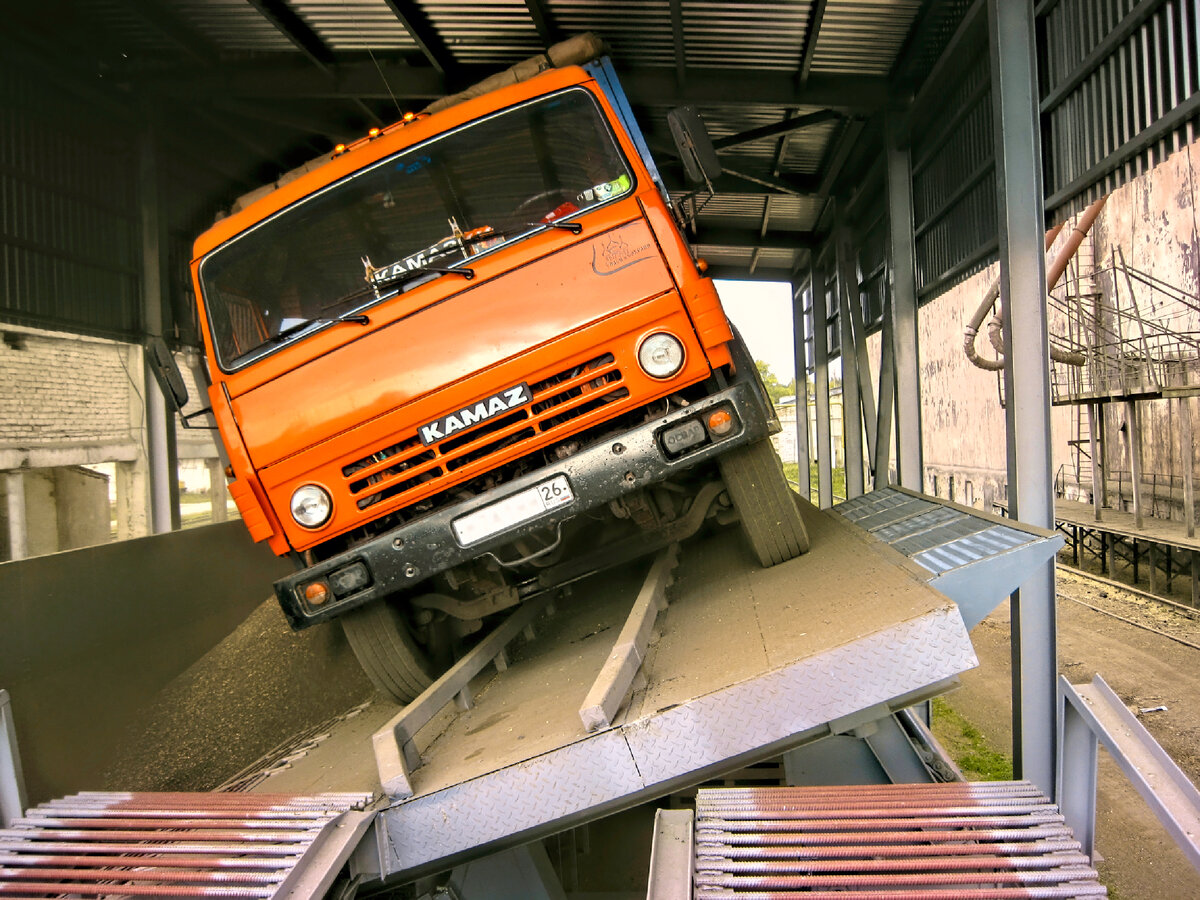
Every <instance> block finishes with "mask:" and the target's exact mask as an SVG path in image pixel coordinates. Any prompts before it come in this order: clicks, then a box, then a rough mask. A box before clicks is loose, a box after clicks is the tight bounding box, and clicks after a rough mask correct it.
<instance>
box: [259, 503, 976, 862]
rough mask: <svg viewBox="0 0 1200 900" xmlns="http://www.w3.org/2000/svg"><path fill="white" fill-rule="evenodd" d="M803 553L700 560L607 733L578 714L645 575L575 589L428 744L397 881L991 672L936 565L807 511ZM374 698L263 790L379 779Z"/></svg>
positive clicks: (686, 559)
mask: <svg viewBox="0 0 1200 900" xmlns="http://www.w3.org/2000/svg"><path fill="white" fill-rule="evenodd" d="M804 515H805V519H806V524H807V526H808V530H809V534H810V536H811V539H812V550H811V551H810V552H809V553H808V554H806V555H805V556H803V557H801V558H798V559H795V560H792V561H790V562H787V563H784V564H782V565H779V566H776V567H774V568H772V569H761V568H760V567H759V566H758V565H757V563H756V562H755V561H754V560H753V558H752V556H751V555H750V553H749V551H748V550H747V549H746V548H745V547H744V546H743V544H742V542H741V540H740V535H738V534H737V532H736V531H732V530H725V531H722V532H720V533H718V534H713V535H711V536H709V537H707V538H703V539H700V540H697V541H694V542H691V543H690V544H688V545H686V546H685V547H684V548H683V550H682V556H681V559H680V563H679V567H678V570H677V572H676V578H677V580H676V583H675V585H674V587H673V589H672V590H671V591H670V603H669V606H668V607H667V609H666V610H665V611H664V612H662V613H661V614H660V615H659V617H658V620H657V629H658V636H657V639H656V640H655V641H653V642H652V643H651V644H650V647H649V649H648V652H647V655H646V658H645V660H644V662H643V663H642V667H641V674H642V678H643V679H644V683H642V684H641V685H640V686H638V687H636V689H635V690H634V692H633V694H632V697H631V699H630V700H629V701H628V702H627V703H626V704H624V706H623V707H622V708H620V709H619V710H618V711H617V713H616V715H615V716H614V718H613V720H612V723H611V725H610V726H609V727H607V728H603V729H601V730H598V731H595V732H592V733H589V732H587V731H586V730H585V729H584V727H583V724H582V723H581V721H580V707H581V705H582V704H583V703H584V701H585V699H586V698H587V695H588V693H589V691H590V689H591V688H592V684H593V680H594V679H595V678H596V675H597V673H598V672H599V671H600V670H601V668H602V667H603V666H604V663H605V661H606V659H607V658H608V657H609V655H610V652H611V651H612V649H613V644H614V641H615V640H616V638H617V635H618V632H620V631H621V629H622V624H623V623H624V621H625V618H626V615H627V614H628V613H629V611H630V607H631V606H632V604H633V601H634V598H635V596H636V595H637V593H638V589H639V585H640V584H641V583H642V575H643V574H644V572H645V569H644V567H642V568H639V569H638V570H636V571H627V572H618V573H606V574H604V575H600V576H595V577H593V578H591V579H589V580H588V581H586V582H583V583H580V584H579V585H577V586H576V588H575V590H574V591H573V592H572V595H571V596H570V597H568V598H566V599H564V600H560V601H558V602H557V604H556V606H557V611H556V613H555V614H554V615H553V616H549V617H543V618H541V619H540V620H539V621H538V622H536V623H535V628H536V630H537V634H538V636H537V638H536V639H535V640H534V641H532V642H529V643H527V644H524V645H520V646H518V647H517V649H516V652H514V653H512V654H511V655H510V656H509V657H508V659H507V669H506V670H505V671H504V672H502V673H500V674H499V675H498V676H496V677H492V678H491V679H490V680H487V679H486V678H485V677H481V678H480V679H477V682H476V683H475V684H474V685H473V691H472V692H473V695H474V696H473V700H474V705H473V706H472V708H470V709H468V710H466V711H456V710H454V709H453V707H451V708H449V709H447V710H445V711H444V712H443V713H442V714H441V715H440V716H438V717H436V718H434V719H433V720H432V721H431V722H430V723H429V725H427V726H426V727H425V728H424V729H422V730H421V731H420V732H419V733H418V734H417V735H416V740H415V745H416V746H415V749H416V750H417V752H418V753H419V756H420V761H421V764H420V766H419V767H416V768H414V769H413V770H412V772H411V776H410V779H409V781H410V782H411V789H412V796H410V797H407V798H393V800H392V802H391V805H389V806H388V807H387V808H386V809H384V810H383V812H382V813H381V814H380V818H379V820H378V822H377V826H376V831H377V841H376V844H375V851H376V853H377V857H376V858H373V859H368V858H367V856H366V855H365V854H360V855H359V856H358V857H357V858H356V859H357V863H358V864H359V865H361V866H364V867H372V866H373V867H374V868H375V870H376V874H378V875H379V876H382V877H389V876H391V877H400V876H403V877H406V878H408V877H415V876H417V875H419V874H422V873H426V872H431V871H437V870H443V869H447V868H450V867H452V866H453V865H455V864H457V863H459V862H461V861H463V860H466V859H468V858H471V857H473V856H477V855H480V854H483V853H486V852H491V851H493V850H497V849H501V848H503V847H506V846H512V845H516V844H519V843H523V842H526V841H529V840H532V839H535V838H537V837H539V836H542V835H545V834H549V833H553V832H557V831H561V830H564V829H566V828H569V827H572V826H573V825H576V824H580V823H582V822H586V821H589V820H592V819H595V818H598V817H600V816H602V815H605V814H607V813H609V812H612V811H616V810H618V809H622V808H625V807H629V806H632V805H634V804H637V803H640V802H644V801H646V800H648V799H651V798H654V797H657V796H661V795H664V794H667V793H669V792H671V791H674V790H677V789H679V788H682V787H685V786H690V785H695V784H698V783H700V782H702V781H704V780H705V779H706V778H708V777H710V776H711V775H713V774H717V773H720V772H723V771H728V770H730V769H732V768H736V767H738V766H741V765H744V764H746V763H749V762H753V761H756V760H759V759H765V758H769V757H772V756H775V755H778V754H779V753H781V752H783V751H786V750H788V749H791V748H794V747H796V746H799V745H802V744H804V743H806V742H812V741H816V740H818V739H820V738H822V737H824V736H827V735H830V734H833V733H838V732H841V731H845V730H846V729H847V728H852V727H854V724H855V723H856V722H865V721H870V720H874V719H878V718H880V717H885V716H888V715H889V714H890V712H891V711H893V710H895V709H900V708H903V707H906V706H909V705H911V704H913V703H916V702H918V701H921V700H924V699H927V698H929V697H931V696H934V695H936V694H938V693H940V692H942V691H944V690H946V689H947V688H948V687H949V686H950V685H952V684H953V682H954V679H955V677H956V676H957V675H958V674H959V673H961V672H963V671H964V670H966V669H968V668H971V667H972V666H974V665H975V664H976V660H975V655H974V652H973V650H972V648H971V644H970V640H969V638H968V636H967V630H966V627H965V626H964V624H963V620H962V616H961V615H960V614H959V611H958V609H957V607H956V606H955V605H954V604H953V603H952V602H950V601H949V600H947V598H946V597H945V596H943V595H941V594H939V593H938V592H936V591H934V590H932V589H931V588H930V587H929V586H928V584H927V583H926V582H927V579H928V572H927V571H926V570H924V569H921V568H920V567H919V566H916V565H914V564H913V563H912V562H910V561H909V560H907V559H905V558H904V557H902V556H901V555H900V554H898V553H896V552H894V551H893V550H891V549H890V548H888V547H887V546H886V545H885V544H883V543H881V542H879V541H877V540H875V539H873V538H871V537H870V536H868V535H867V534H865V533H864V532H863V531H861V530H860V529H858V528H855V527H853V526H851V525H849V524H847V523H846V521H845V520H844V519H843V518H842V517H840V516H837V515H834V514H831V513H827V512H824V513H823V512H818V511H817V510H815V509H812V508H811V507H807V506H806V507H805V509H804ZM395 714H396V709H395V708H394V707H387V706H381V705H380V706H373V707H372V708H369V709H367V710H365V711H363V712H362V713H361V714H360V715H357V716H355V717H354V718H353V719H350V720H348V721H347V722H346V723H344V725H342V726H339V727H338V728H337V729H335V730H334V731H333V732H332V733H331V734H330V736H329V737H328V738H327V739H326V740H325V741H323V742H321V743H319V744H317V745H316V746H314V747H312V748H311V749H310V750H308V751H307V752H306V753H305V754H304V755H303V756H302V757H301V758H299V759H296V760H294V761H293V762H292V763H291V764H290V765H289V766H287V767H286V768H282V769H278V770H276V771H274V772H273V773H272V774H270V776H269V777H266V778H265V779H264V780H263V781H262V782H261V783H260V785H259V786H258V788H257V789H261V790H268V791H307V790H311V789H312V788H313V786H315V785H321V786H322V789H326V790H328V789H330V788H337V789H352V788H354V787H356V788H358V789H362V788H364V787H366V786H368V785H371V786H374V787H376V788H378V787H379V784H380V782H379V779H378V770H377V768H376V765H375V759H374V758H373V754H372V751H371V742H370V740H369V739H368V738H369V737H370V736H371V735H374V734H376V733H377V732H379V731H381V730H386V729H385V726H386V725H387V723H388V722H389V720H390V719H392V717H393V716H394V715H395Z"/></svg>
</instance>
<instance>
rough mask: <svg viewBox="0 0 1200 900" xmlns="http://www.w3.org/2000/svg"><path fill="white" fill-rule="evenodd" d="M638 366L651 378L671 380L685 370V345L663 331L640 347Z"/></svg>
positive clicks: (649, 338) (652, 336)
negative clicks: (682, 369)
mask: <svg viewBox="0 0 1200 900" xmlns="http://www.w3.org/2000/svg"><path fill="white" fill-rule="evenodd" d="M638 364H639V365H640V366H641V367H642V370H643V371H644V372H645V373H646V374H647V375H649V376H650V377H651V378H670V377H671V376H672V375H674V374H675V373H676V372H678V371H679V370H680V369H681V368H683V344H681V343H679V339H678V338H675V337H673V336H671V335H669V334H665V333H663V332H661V331H660V332H658V333H657V334H652V335H650V337H648V338H646V339H645V340H644V341H642V346H640V347H638Z"/></svg>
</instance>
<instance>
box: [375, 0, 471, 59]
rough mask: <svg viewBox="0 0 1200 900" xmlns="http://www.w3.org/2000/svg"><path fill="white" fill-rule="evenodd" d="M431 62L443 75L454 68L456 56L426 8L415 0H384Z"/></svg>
mask: <svg viewBox="0 0 1200 900" xmlns="http://www.w3.org/2000/svg"><path fill="white" fill-rule="evenodd" d="M383 2H384V3H386V4H387V7H388V9H390V10H391V11H392V15H394V16H395V17H396V18H397V19H399V20H400V24H401V25H403V26H404V30H405V31H407V32H408V36H409V37H411V38H412V39H413V42H414V43H415V44H416V45H417V49H419V50H420V51H421V52H422V53H423V54H424V55H425V58H426V59H427V60H429V64H430V65H431V66H433V67H434V68H435V69H437V70H438V71H439V72H441V73H442V74H443V75H445V74H448V73H450V72H452V71H453V70H454V57H453V56H451V55H450V51H449V50H448V49H447V48H446V44H445V42H444V41H442V38H441V35H439V34H438V33H437V31H436V30H434V27H433V25H432V24H431V23H430V21H429V19H428V18H427V17H426V15H425V12H424V10H422V9H421V7H420V6H419V5H418V4H417V3H415V2H414V0H383Z"/></svg>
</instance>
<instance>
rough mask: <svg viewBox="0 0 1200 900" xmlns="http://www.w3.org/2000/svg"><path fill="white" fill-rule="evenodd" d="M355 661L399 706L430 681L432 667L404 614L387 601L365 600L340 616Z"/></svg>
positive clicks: (373, 682) (423, 688)
mask: <svg viewBox="0 0 1200 900" xmlns="http://www.w3.org/2000/svg"><path fill="white" fill-rule="evenodd" d="M339 618H340V621H341V623H342V631H344V632H345V633H346V640H348V641H349V642H350V647H351V649H353V650H354V655H355V656H356V657H358V664H359V665H360V666H362V669H363V671H364V672H366V674H367V677H368V678H370V679H371V683H372V684H373V685H375V687H376V688H378V690H379V691H380V693H382V694H384V695H385V696H387V697H390V698H391V699H392V700H395V701H396V702H397V703H399V704H400V705H401V706H403V705H404V704H406V703H409V702H410V701H412V700H413V699H415V698H416V697H417V695H419V694H420V693H421V692H422V691H423V690H425V688H427V687H429V685H430V684H432V683H433V675H432V674H431V666H430V663H429V659H428V658H427V657H426V656H425V653H424V652H423V651H422V650H421V648H420V647H419V646H418V645H417V642H416V640H415V639H414V638H413V635H412V632H411V631H410V630H409V627H408V623H407V622H405V621H404V615H403V613H401V612H400V611H399V610H397V609H396V608H395V607H393V606H392V605H391V604H390V603H388V602H387V601H386V600H385V601H380V602H376V603H368V604H367V605H366V606H360V607H359V608H358V609H352V610H350V612H348V613H345V614H343V615H342V616H340V617H339Z"/></svg>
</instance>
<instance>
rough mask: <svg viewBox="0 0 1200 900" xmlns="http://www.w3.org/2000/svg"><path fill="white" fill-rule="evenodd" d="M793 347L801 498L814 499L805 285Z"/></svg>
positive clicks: (796, 301)
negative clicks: (810, 444) (810, 448)
mask: <svg viewBox="0 0 1200 900" xmlns="http://www.w3.org/2000/svg"><path fill="white" fill-rule="evenodd" d="M808 289H809V290H810V291H812V290H813V278H812V263H811V261H810V263H809V269H808ZM792 344H793V358H794V360H795V365H796V466H797V468H798V469H799V474H798V475H797V478H798V479H799V482H800V496H801V497H803V498H804V499H805V500H811V499H812V486H811V478H810V477H809V469H810V463H809V459H810V454H809V451H808V357H807V354H806V352H805V348H806V347H807V345H808V322H807V320H806V318H805V315H804V285H803V283H801V284H800V286H799V287H798V288H797V289H796V290H795V291H794V292H793V293H792Z"/></svg>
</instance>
